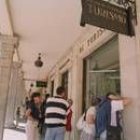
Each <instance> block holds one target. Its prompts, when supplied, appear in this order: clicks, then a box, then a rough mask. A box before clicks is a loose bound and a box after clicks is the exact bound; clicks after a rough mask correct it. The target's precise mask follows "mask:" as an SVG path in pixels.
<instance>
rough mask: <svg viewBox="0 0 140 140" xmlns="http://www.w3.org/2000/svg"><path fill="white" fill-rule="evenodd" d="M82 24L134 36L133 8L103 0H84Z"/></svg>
mask: <svg viewBox="0 0 140 140" xmlns="http://www.w3.org/2000/svg"><path fill="white" fill-rule="evenodd" d="M82 9H83V10H82V18H81V26H85V24H90V25H94V26H97V27H101V28H105V29H109V30H111V31H115V32H117V33H122V34H126V35H130V36H133V35H134V31H133V28H132V24H131V19H130V17H131V15H130V13H131V8H130V7H129V8H127V9H125V8H122V7H119V6H116V5H114V4H111V3H109V2H106V1H103V0H82Z"/></svg>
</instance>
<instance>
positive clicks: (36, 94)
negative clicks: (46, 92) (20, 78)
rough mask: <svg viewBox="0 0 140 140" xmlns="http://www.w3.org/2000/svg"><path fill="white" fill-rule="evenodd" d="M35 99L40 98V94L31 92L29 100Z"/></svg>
mask: <svg viewBox="0 0 140 140" xmlns="http://www.w3.org/2000/svg"><path fill="white" fill-rule="evenodd" d="M35 97H41V94H40V92H33V93H32V95H31V100H32V101H33V100H34V98H35Z"/></svg>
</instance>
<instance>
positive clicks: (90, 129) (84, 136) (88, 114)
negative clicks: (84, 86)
mask: <svg viewBox="0 0 140 140" xmlns="http://www.w3.org/2000/svg"><path fill="white" fill-rule="evenodd" d="M97 105H98V99H93V100H92V105H91V107H89V108H88V109H87V110H86V111H85V113H84V120H83V121H84V125H83V128H82V131H81V136H80V140H95V117H96V106H97Z"/></svg>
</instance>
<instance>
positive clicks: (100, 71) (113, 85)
mask: <svg viewBox="0 0 140 140" xmlns="http://www.w3.org/2000/svg"><path fill="white" fill-rule="evenodd" d="M117 40H118V39H117V37H116V38H114V39H112V40H111V41H109V42H107V43H106V44H104V45H103V46H101V47H100V48H99V49H98V50H97V51H95V52H93V53H92V54H91V55H90V56H88V57H87V58H86V59H85V60H84V80H83V81H84V83H83V87H84V88H83V110H85V109H86V108H88V107H89V106H90V105H91V101H92V99H93V97H97V96H101V95H104V94H106V93H108V92H115V93H120V66H119V50H118V41H117Z"/></svg>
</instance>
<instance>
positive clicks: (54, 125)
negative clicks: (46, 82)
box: [26, 86, 73, 140]
mask: <svg viewBox="0 0 140 140" xmlns="http://www.w3.org/2000/svg"><path fill="white" fill-rule="evenodd" d="M65 97H66V92H65V88H64V87H62V86H60V87H58V88H57V90H56V96H54V97H50V96H49V94H47V95H46V97H45V99H44V101H43V102H42V98H41V94H40V93H39V92H34V93H33V94H32V95H31V100H30V101H29V102H28V103H27V107H26V118H27V124H26V135H27V140H40V139H42V140H64V139H65V137H67V138H70V134H69V133H70V132H71V130H72V127H71V118H72V109H71V107H72V104H73V101H72V100H71V99H68V100H66V99H65ZM66 132H67V133H66ZM65 134H66V135H65Z"/></svg>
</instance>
